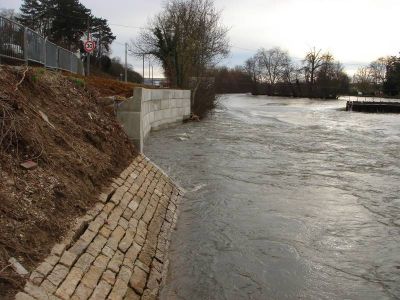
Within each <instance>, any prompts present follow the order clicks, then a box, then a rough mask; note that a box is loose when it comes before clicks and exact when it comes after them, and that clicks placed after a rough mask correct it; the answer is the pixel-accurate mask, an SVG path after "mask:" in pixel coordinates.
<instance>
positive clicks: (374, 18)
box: [0, 0, 400, 76]
mask: <svg viewBox="0 0 400 300" xmlns="http://www.w3.org/2000/svg"><path fill="white" fill-rule="evenodd" d="M81 2H82V3H83V4H84V5H85V6H86V7H88V8H90V9H91V10H92V12H93V14H94V15H96V16H99V17H103V18H106V19H107V20H109V23H110V26H111V28H112V30H113V32H114V34H115V35H116V36H117V39H116V42H115V43H114V44H113V48H112V49H113V56H119V57H121V58H122V57H123V56H124V54H123V53H124V46H123V44H124V43H125V42H129V41H130V40H131V39H134V38H135V37H136V36H137V33H138V31H139V29H138V28H134V27H143V26H145V25H146V24H147V22H148V20H149V19H150V18H151V17H152V16H154V15H155V14H157V13H158V12H159V11H161V10H162V4H163V3H164V2H165V1H164V0H146V1H143V0H112V1H109V0H107V1H106V0H81ZM21 3H22V1H21V0H0V8H14V9H16V10H18V8H19V7H20V5H21ZM215 5H216V6H217V8H218V9H221V10H222V11H223V13H222V14H223V23H224V24H225V26H227V27H229V28H230V31H229V37H230V41H231V44H232V49H231V55H230V57H229V58H228V59H227V60H226V61H225V62H224V64H226V65H228V66H235V65H240V64H243V62H244V61H245V60H246V59H247V58H248V57H250V56H252V55H253V54H254V52H255V50H257V49H258V48H260V47H265V48H269V47H274V46H279V47H281V48H283V49H285V50H288V51H289V53H290V54H291V56H292V57H295V58H298V59H300V58H303V57H304V54H305V53H306V51H308V50H309V49H310V48H312V47H314V46H315V47H316V48H318V49H319V48H321V49H323V50H327V51H330V52H331V53H332V54H333V55H334V56H335V58H336V59H338V60H339V61H341V62H342V63H343V64H344V65H345V67H346V70H347V72H348V73H350V74H352V73H354V71H355V70H356V69H357V67H358V66H360V65H364V64H368V63H369V62H370V61H372V60H375V59H377V58H378V57H381V56H386V55H397V54H398V52H399V51H400V36H399V35H398V34H397V31H398V13H399V11H400V1H399V0H247V1H244V0H215ZM117 25H123V26H130V27H122V26H117ZM132 27H133V28H132ZM129 62H130V63H131V64H132V65H133V66H134V68H135V70H136V71H138V72H140V73H141V70H142V67H141V64H142V63H141V61H138V60H137V59H135V58H133V57H130V58H129ZM157 70H159V69H157ZM157 73H160V72H158V71H157ZM156 75H159V74H156ZM146 76H147V75H146Z"/></svg>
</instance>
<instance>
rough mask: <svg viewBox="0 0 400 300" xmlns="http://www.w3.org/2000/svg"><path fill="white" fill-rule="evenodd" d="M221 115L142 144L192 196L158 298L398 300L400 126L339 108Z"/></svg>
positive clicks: (301, 105) (230, 101)
mask: <svg viewBox="0 0 400 300" xmlns="http://www.w3.org/2000/svg"><path fill="white" fill-rule="evenodd" d="M220 104H221V105H220V106H219V107H218V109H217V110H216V111H215V112H214V114H213V116H211V117H210V118H208V119H205V120H203V121H202V122H200V123H189V124H185V125H183V126H179V127H175V128H171V129H168V130H164V131H162V132H154V133H151V135H150V137H149V139H148V140H147V142H146V147H145V153H146V154H147V155H148V156H149V157H150V158H151V159H152V160H153V161H155V162H156V163H157V164H158V165H160V166H161V167H162V168H163V169H164V170H166V171H167V172H168V174H169V175H170V176H171V177H172V178H174V180H175V181H177V182H178V183H179V185H180V186H182V187H183V188H185V190H187V193H186V194H185V201H184V202H182V204H181V206H180V216H179V221H178V224H177V230H176V231H174V234H173V236H172V242H171V248H170V249H171V250H170V258H171V259H170V261H171V262H170V268H169V276H168V279H167V285H166V287H165V288H164V289H163V290H162V292H161V299H176V298H181V299H191V298H192V299H193V298H195V299H265V298H270V299H298V298H300V299H346V298H348V299H363V300H364V299H397V298H399V297H400V290H399V284H398V283H399V282H400V261H399V260H398V249H399V248H400V239H399V236H400V234H399V233H400V231H399V224H400V220H399V217H398V216H399V213H400V203H399V201H398V193H399V189H398V184H397V183H398V182H399V181H400V165H399V161H400V157H399V152H398V149H399V148H400V139H399V136H400V125H399V124H400V123H399V122H398V120H399V119H398V118H399V116H398V115H392V114H388V115H379V114H376V115H375V114H374V115H371V114H362V113H351V112H345V111H342V110H340V108H343V107H345V105H346V102H345V101H318V100H309V99H287V98H286V99H285V98H278V97H262V96H261V97H252V96H248V95H230V96H225V98H224V99H222V100H221V103H220ZM211 133H212V134H211ZM177 141H178V142H177Z"/></svg>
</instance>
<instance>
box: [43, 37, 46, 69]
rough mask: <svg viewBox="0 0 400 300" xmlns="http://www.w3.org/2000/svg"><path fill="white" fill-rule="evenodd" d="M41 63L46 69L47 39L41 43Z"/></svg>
mask: <svg viewBox="0 0 400 300" xmlns="http://www.w3.org/2000/svg"><path fill="white" fill-rule="evenodd" d="M43 63H44V67H45V68H46V67H47V37H46V38H45V39H44V43H43Z"/></svg>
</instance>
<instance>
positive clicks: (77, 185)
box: [0, 66, 136, 299]
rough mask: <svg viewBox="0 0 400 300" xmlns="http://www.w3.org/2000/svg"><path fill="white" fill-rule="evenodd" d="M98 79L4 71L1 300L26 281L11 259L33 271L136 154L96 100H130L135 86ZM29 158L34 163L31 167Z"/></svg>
mask: <svg viewBox="0 0 400 300" xmlns="http://www.w3.org/2000/svg"><path fill="white" fill-rule="evenodd" d="M98 81H100V79H99V80H98ZM96 82H97V81H96V80H94V81H93V83H91V82H90V81H89V82H88V83H84V82H83V79H81V78H74V77H71V76H69V75H62V74H60V73H57V72H51V71H45V70H43V69H32V68H30V69H25V67H19V68H13V67H6V66H0V123H1V125H0V174H1V181H0V298H1V299H3V298H6V299H7V298H11V297H12V296H13V294H14V293H15V291H16V290H17V289H18V288H20V287H21V286H23V283H24V279H23V278H21V277H20V276H18V275H17V274H16V273H15V272H14V270H13V269H12V268H11V267H10V266H9V263H8V260H9V258H10V257H15V258H16V259H17V260H18V261H19V262H20V263H21V264H22V265H23V266H24V267H25V268H27V269H28V270H31V269H32V268H33V267H34V266H35V265H36V264H37V263H38V262H39V261H41V260H42V259H43V258H44V257H46V256H47V254H48V253H49V251H50V249H51V247H52V245H53V244H54V243H55V242H57V241H58V240H60V239H61V237H62V235H63V234H64V233H65V232H66V231H67V230H68V229H69V227H70V224H71V222H72V220H73V219H74V218H76V217H77V216H79V215H82V214H83V213H84V212H85V211H86V210H87V209H88V208H89V207H90V205H91V204H92V203H94V201H95V197H96V196H97V191H96V188H98V187H100V186H101V185H102V184H104V183H105V182H108V180H109V179H110V178H111V177H114V176H116V175H118V174H119V173H120V172H121V171H122V170H123V169H124V168H125V167H126V166H127V164H128V163H129V162H131V161H132V158H133V157H134V156H135V155H136V154H135V150H134V148H133V146H132V145H131V144H130V142H129V141H128V138H127V137H126V135H125V134H124V133H123V131H122V129H121V127H120V126H119V124H118V123H117V122H116V120H115V118H114V114H113V111H112V109H111V110H110V109H107V108H106V107H103V106H102V105H100V100H99V99H100V98H99V97H100V96H109V95H113V94H118V95H124V96H129V93H132V89H133V85H125V84H122V86H121V85H120V83H118V84H117V83H116V82H111V81H107V80H106V81H100V82H102V83H98V82H97V83H96ZM99 86H101V87H102V88H101V89H99V88H98V87H99ZM115 86H117V87H115ZM111 87H115V89H113V88H111ZM26 161H33V163H34V164H37V166H36V167H34V168H32V169H26V168H24V167H22V166H21V163H24V162H26Z"/></svg>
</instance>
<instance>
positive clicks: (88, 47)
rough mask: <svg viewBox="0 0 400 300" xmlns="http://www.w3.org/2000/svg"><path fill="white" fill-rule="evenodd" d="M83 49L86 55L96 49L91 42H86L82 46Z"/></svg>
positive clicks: (94, 44)
mask: <svg viewBox="0 0 400 300" xmlns="http://www.w3.org/2000/svg"><path fill="white" fill-rule="evenodd" d="M84 48H85V51H86V52H88V53H90V52H93V50H94V49H96V43H95V42H93V41H86V42H85V44H84Z"/></svg>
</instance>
